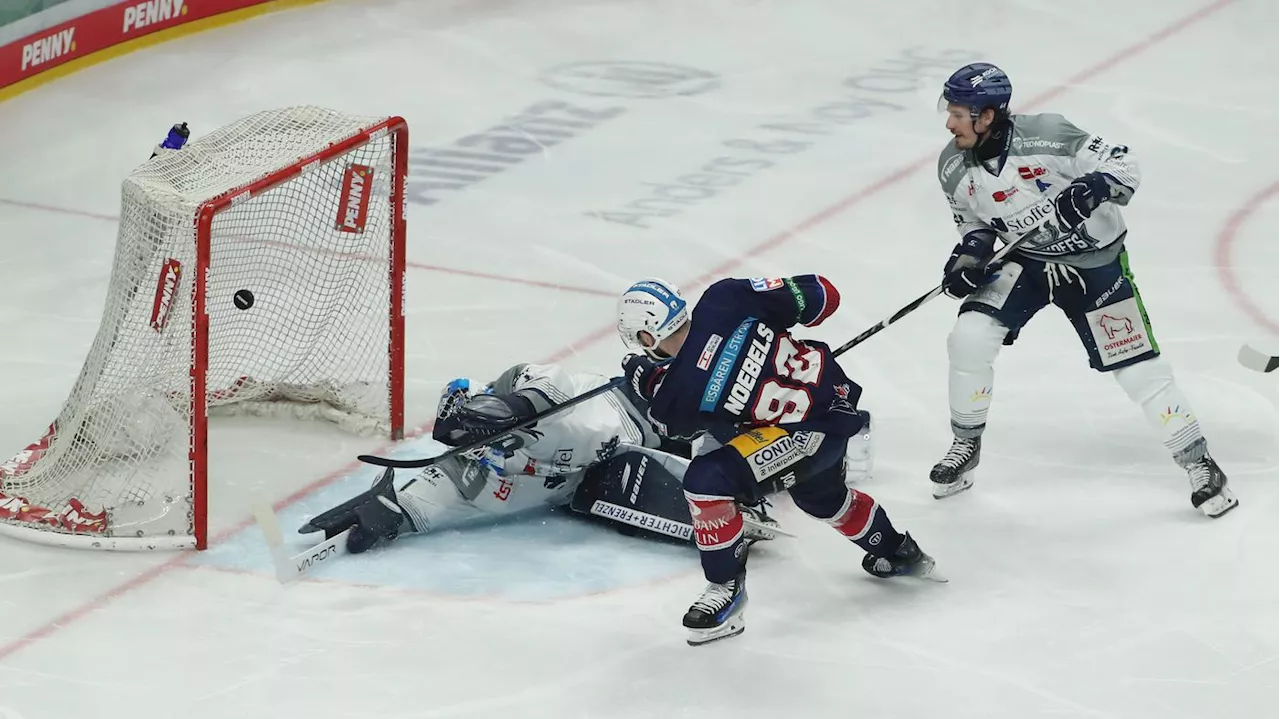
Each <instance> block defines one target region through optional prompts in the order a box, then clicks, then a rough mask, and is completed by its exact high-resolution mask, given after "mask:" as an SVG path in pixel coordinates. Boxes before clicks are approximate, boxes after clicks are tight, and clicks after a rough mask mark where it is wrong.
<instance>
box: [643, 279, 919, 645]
mask: <svg viewBox="0 0 1280 719" xmlns="http://www.w3.org/2000/svg"><path fill="white" fill-rule="evenodd" d="M839 306H840V293H839V292H837V291H836V288H835V287H834V286H833V285H832V284H831V282H829V281H828V280H827V279H826V278H825V277H822V276H820V275H799V276H796V277H787V278H759V279H752V280H740V279H725V280H720V281H719V282H716V283H715V284H713V285H711V286H710V287H708V288H707V291H706V292H705V293H704V294H703V296H702V298H701V299H700V300H699V301H698V304H697V306H696V307H695V308H694V309H693V310H692V312H690V311H689V308H688V306H687V303H686V301H685V300H684V298H683V297H681V296H680V292H679V290H678V289H677V288H676V287H674V286H672V285H671V284H669V283H667V282H664V281H662V280H656V279H651V280H643V281H641V282H637V283H636V284H634V285H632V286H631V287H630V289H628V290H627V291H626V292H625V293H623V295H622V297H620V298H619V300H618V332H619V334H620V335H621V336H622V340H623V342H624V343H625V344H626V345H627V346H628V347H630V348H632V349H637V350H642V351H643V354H635V355H629V356H628V357H627V359H626V360H624V362H623V370H624V372H625V374H626V376H627V379H628V385H629V387H630V391H632V392H634V393H636V394H637V395H639V398H640V399H642V400H645V401H648V402H649V417H650V419H651V420H652V421H653V423H654V425H655V426H656V427H657V428H658V429H659V430H660V431H661V432H662V433H663V434H665V435H667V436H670V437H681V438H693V437H695V436H699V435H701V436H702V441H701V442H700V451H699V455H698V456H697V457H696V458H695V459H694V460H693V462H692V463H691V464H690V465H689V468H688V470H686V472H685V474H684V477H683V480H682V481H683V484H684V491H685V498H686V499H687V500H688V501H689V511H690V513H691V514H692V516H693V525H694V535H695V538H696V539H697V543H698V548H699V549H700V550H701V552H700V555H701V558H702V568H703V573H704V574H705V575H706V578H707V581H708V582H710V584H709V585H708V586H707V588H706V590H705V591H704V592H703V593H702V595H701V596H700V597H699V598H698V599H697V600H696V601H695V602H694V603H693V605H692V606H691V607H690V608H689V611H688V612H687V613H686V614H685V616H684V625H685V627H687V628H688V629H689V632H690V633H689V643H690V644H694V645H697V644H703V643H706V642H709V641H712V640H714V639H720V638H722V637H728V636H734V635H736V634H739V633H741V632H742V630H743V629H744V627H745V624H744V619H743V610H744V609H745V607H746V602H747V595H746V585H745V580H746V547H747V545H746V543H744V541H743V532H742V515H741V514H740V513H739V511H738V509H737V506H736V504H735V502H743V503H745V504H754V503H758V502H760V501H762V500H763V499H764V497H765V496H767V495H769V494H772V493H775V492H778V491H781V490H784V489H785V490H787V491H789V492H790V494H791V498H792V499H793V500H794V501H795V504H796V506H797V507H799V508H800V509H801V510H803V511H804V512H805V513H807V514H809V515H811V516H813V517H816V518H818V519H821V520H823V521H824V522H827V523H828V524H830V525H831V526H833V527H835V529H836V531H838V532H840V533H841V534H843V535H845V536H846V537H848V538H849V539H850V540H852V541H853V542H854V543H855V544H857V545H858V546H859V547H861V548H862V549H864V550H866V556H865V557H864V558H863V561H862V566H863V568H864V569H865V570H866V571H867V572H869V573H871V574H873V575H875V576H877V577H891V576H895V575H912V576H919V577H930V578H933V579H940V578H939V577H938V576H937V575H935V574H933V566H934V561H933V559H932V558H931V557H930V556H929V555H927V554H925V553H924V552H922V551H921V550H920V548H919V546H918V545H917V544H916V542H915V540H913V539H912V538H911V535H909V534H905V533H900V532H898V531H897V530H896V529H894V527H893V524H892V523H891V522H890V521H889V517H888V515H887V514H886V513H885V511H884V509H883V508H882V507H880V506H879V505H878V504H876V501H875V500H874V499H872V498H871V497H870V496H868V495H866V494H864V493H863V492H860V491H858V490H856V489H852V488H849V487H848V486H847V485H846V482H845V476H846V475H845V473H846V452H847V450H848V446H849V440H850V438H851V437H854V436H856V435H859V433H865V432H866V431H867V430H868V428H869V423H870V421H871V416H870V414H869V413H867V412H866V411H862V410H859V409H858V408H857V403H858V398H859V396H860V395H861V393H862V388H861V387H859V386H858V385H857V384H855V383H853V382H852V381H850V380H849V378H848V377H846V376H845V374H844V370H843V369H842V368H841V367H840V365H839V364H838V363H837V362H836V359H835V356H834V355H833V354H832V352H831V349H830V348H829V347H828V346H827V345H826V344H824V343H822V342H816V341H812V340H799V339H796V338H795V337H792V336H791V334H790V329H791V328H792V327H794V326H795V325H797V324H801V325H805V326H807V327H814V326H816V325H818V324H820V323H822V321H823V320H825V319H827V318H828V317H830V316H831V314H832V313H834V312H835V311H836V308H838V307H839ZM663 360H670V361H669V362H663ZM931 575H932V576H931Z"/></svg>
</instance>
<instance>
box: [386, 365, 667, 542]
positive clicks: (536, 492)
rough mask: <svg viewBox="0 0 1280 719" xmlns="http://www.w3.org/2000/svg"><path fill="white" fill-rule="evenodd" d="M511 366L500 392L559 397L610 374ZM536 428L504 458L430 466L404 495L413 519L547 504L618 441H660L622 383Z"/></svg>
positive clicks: (439, 521)
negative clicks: (509, 455)
mask: <svg viewBox="0 0 1280 719" xmlns="http://www.w3.org/2000/svg"><path fill="white" fill-rule="evenodd" d="M512 370H514V372H512ZM512 370H509V371H508V372H507V373H504V375H503V379H502V382H503V384H504V386H503V387H502V388H501V391H502V393H507V392H517V391H519V392H527V391H536V392H538V393H540V394H542V395H543V396H544V397H546V398H547V400H548V401H549V402H551V403H555V404H559V403H561V402H564V401H566V400H569V399H571V398H573V397H574V396H576V395H579V394H582V393H584V392H587V391H590V390H592V389H595V388H596V387H599V386H600V385H602V384H605V383H606V382H608V379H607V378H605V377H602V376H600V375H596V374H589V373H570V372H566V371H565V370H564V369H563V368H561V367H559V366H557V365H534V364H530V365H517V366H516V367H513V368H512ZM531 434H532V437H533V441H528V442H526V444H525V446H523V447H522V448H520V449H518V450H516V451H515V452H514V453H513V454H512V456H511V457H508V458H506V459H505V460H504V459H502V457H501V456H500V455H498V454H497V453H496V452H491V453H489V454H488V455H487V456H485V457H484V458H483V460H476V459H467V458H465V457H462V456H459V457H455V458H453V459H450V460H445V461H442V462H440V463H438V464H435V465H432V466H430V467H427V468H425V469H424V470H423V471H422V472H421V473H420V474H419V475H418V477H417V480H418V481H416V482H414V483H412V484H410V485H408V487H407V488H406V489H405V490H404V491H403V493H402V494H401V495H400V497H399V498H400V502H401V505H402V506H403V507H404V509H405V511H406V512H408V514H409V516H410V517H411V519H412V520H413V523H414V526H415V527H417V528H418V530H419V531H424V532H425V531H435V530H438V529H440V528H443V527H448V526H455V525H458V524H461V523H463V522H466V521H470V520H473V519H478V518H486V517H496V516H502V515H507V514H513V513H516V512H520V511H524V510H527V509H530V508H533V507H537V506H540V505H544V504H552V505H564V504H567V503H568V502H569V500H570V499H571V498H572V497H573V493H574V492H575V491H577V489H578V485H579V484H581V483H582V479H583V477H584V475H585V471H584V470H586V469H587V468H588V467H590V466H591V465H593V464H595V463H596V462H598V461H600V460H602V459H604V458H605V457H607V456H609V454H610V453H611V452H613V451H614V448H615V447H617V446H618V445H619V444H634V445H640V446H647V447H657V446H658V445H659V444H660V442H661V439H660V438H659V437H658V435H657V434H656V433H655V432H654V430H653V428H652V426H651V425H650V424H649V423H648V421H647V420H646V419H645V418H644V415H643V414H641V411H640V410H639V409H637V408H636V407H634V406H633V405H632V404H631V403H630V402H629V401H627V400H626V398H625V396H624V395H623V394H622V391H621V390H618V391H615V392H607V393H605V394H604V395H601V396H600V397H596V398H595V399H591V400H587V401H586V402H583V403H581V404H579V405H576V406H574V407H572V408H570V409H567V410H564V411H563V412H560V413H558V414H554V415H551V416H550V417H548V418H546V419H544V420H542V421H541V422H539V423H538V424H537V426H536V427H534V428H533V431H532V433H531ZM499 468H500V469H499Z"/></svg>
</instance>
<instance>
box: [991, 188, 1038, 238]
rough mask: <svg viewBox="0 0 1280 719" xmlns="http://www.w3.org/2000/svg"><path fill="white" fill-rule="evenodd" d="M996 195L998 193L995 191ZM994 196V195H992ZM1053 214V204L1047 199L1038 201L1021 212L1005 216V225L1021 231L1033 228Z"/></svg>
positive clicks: (1018, 231) (1015, 230)
mask: <svg viewBox="0 0 1280 719" xmlns="http://www.w3.org/2000/svg"><path fill="white" fill-rule="evenodd" d="M996 194H997V195H998V194H1000V193H996ZM992 197H993V198H994V197H995V195H992ZM1052 215H1053V204H1052V203H1050V202H1047V201H1042V202H1038V203H1036V204H1034V205H1032V206H1031V207H1028V208H1027V209H1025V210H1022V211H1021V212H1018V213H1017V214H1015V215H1013V216H1012V217H1009V218H1006V220H1005V223H1004V224H1005V226H1006V227H1008V228H1009V229H1010V230H1012V231H1014V232H1017V233H1020V234H1021V233H1023V232H1029V231H1030V230H1032V229H1035V227H1036V226H1037V225H1039V224H1040V222H1041V221H1042V220H1044V218H1046V217H1050V216H1052Z"/></svg>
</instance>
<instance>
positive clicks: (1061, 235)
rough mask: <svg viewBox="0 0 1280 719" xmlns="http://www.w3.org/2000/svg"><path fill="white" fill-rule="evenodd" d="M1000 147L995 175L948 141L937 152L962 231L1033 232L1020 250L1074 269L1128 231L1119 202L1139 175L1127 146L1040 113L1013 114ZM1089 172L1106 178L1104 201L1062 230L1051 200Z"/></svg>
mask: <svg viewBox="0 0 1280 719" xmlns="http://www.w3.org/2000/svg"><path fill="white" fill-rule="evenodd" d="M1007 151H1008V155H1007V157H1006V159H1005V162H1004V165H1003V166H1002V167H1000V172H999V174H992V173H991V172H990V171H988V170H987V169H986V168H985V167H984V166H983V165H982V164H981V163H980V162H978V161H977V159H976V158H975V157H974V154H973V152H972V151H970V150H960V149H958V148H956V146H955V143H954V142H948V143H947V147H946V148H945V149H944V150H943V151H942V154H941V156H940V157H939V158H938V181H939V183H941V185H942V191H943V192H944V193H945V194H946V196H947V201H948V202H949V203H950V204H951V212H952V219H953V220H954V221H955V223H956V230H957V231H958V232H959V233H960V236H961V237H964V236H965V235H968V234H969V233H971V232H975V231H978V230H993V231H995V233H996V234H997V235H999V237H1000V239H1001V240H1002V241H1003V242H1005V243H1009V242H1012V241H1014V240H1016V239H1018V238H1019V237H1022V236H1023V235H1026V234H1028V233H1030V232H1036V233H1037V234H1036V235H1035V236H1033V237H1032V238H1030V239H1028V240H1027V241H1026V242H1025V243H1024V244H1022V245H1021V246H1020V247H1019V248H1018V252H1019V253H1022V254H1024V255H1027V256H1028V257H1032V258H1034V259H1038V260H1044V261H1048V262H1058V263H1062V264H1067V265H1074V266H1076V267H1081V268H1089V267H1100V266H1102V265H1105V264H1107V263H1108V262H1111V261H1112V260H1114V259H1115V258H1116V256H1117V255H1119V254H1120V251H1121V249H1123V245H1124V242H1123V240H1124V236H1125V232H1126V231H1127V228H1126V227H1125V222H1124V217H1123V216H1122V215H1121V214H1120V207H1121V206H1123V205H1126V204H1128V202H1129V198H1130V197H1132V195H1133V193H1134V192H1135V191H1136V190H1137V189H1138V183H1139V182H1140V180H1141V175H1140V172H1139V169H1138V164H1137V161H1136V160H1135V159H1134V158H1133V156H1132V155H1130V154H1129V148H1128V147H1126V146H1124V145H1116V144H1112V143H1110V142H1108V141H1107V140H1104V139H1103V138H1101V137H1099V136H1097V135H1090V134H1089V133H1087V132H1085V131H1084V130H1081V129H1080V128H1078V127H1076V126H1075V125H1073V124H1071V123H1070V122H1068V121H1067V119H1066V118H1064V117H1063V116H1061V115H1053V114H1044V115H1014V116H1013V128H1012V130H1011V131H1010V138H1009V146H1008V150H1007ZM1090 172H1101V173H1104V174H1105V175H1106V176H1107V177H1108V183H1107V184H1108V185H1109V186H1110V188H1111V198H1110V202H1104V203H1103V204H1102V205H1101V206H1099V207H1098V209H1096V210H1094V212H1093V215H1092V216H1091V217H1090V218H1089V219H1088V220H1086V221H1085V222H1084V224H1083V225H1081V226H1080V228H1079V230H1078V231H1077V232H1074V233H1070V234H1068V233H1066V232H1063V231H1062V230H1061V228H1059V227H1058V225H1057V222H1056V221H1055V219H1056V218H1055V212H1054V205H1053V199H1054V198H1055V197H1057V196H1058V193H1059V192H1062V190H1063V188H1065V187H1066V186H1067V185H1069V184H1070V183H1071V181H1072V180H1074V179H1075V178H1077V177H1080V176H1081V175H1085V174H1087V173H1090Z"/></svg>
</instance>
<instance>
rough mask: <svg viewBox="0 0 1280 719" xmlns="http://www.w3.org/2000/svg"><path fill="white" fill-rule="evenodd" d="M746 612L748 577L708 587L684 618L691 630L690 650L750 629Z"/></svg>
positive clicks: (739, 577)
mask: <svg viewBox="0 0 1280 719" xmlns="http://www.w3.org/2000/svg"><path fill="white" fill-rule="evenodd" d="M746 608H747V575H746V574H739V575H738V576H737V577H735V578H733V579H730V580H729V581H727V582H725V583H724V584H715V583H712V584H708V585H707V588H706V589H705V590H703V592H702V596H700V597H698V598H697V599H696V600H694V602H693V605H692V606H690V607H689V611H687V612H685V614H684V626H685V627H686V628H688V630H689V638H688V642H689V646H691V647H696V646H698V645H700V644H706V643H707V642H713V641H715V640H717V639H725V638H727V637H736V636H737V635H739V634H741V633H742V631H743V630H744V629H746V628H747V625H746V617H745V616H744V615H743V612H744V611H745V610H746Z"/></svg>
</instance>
